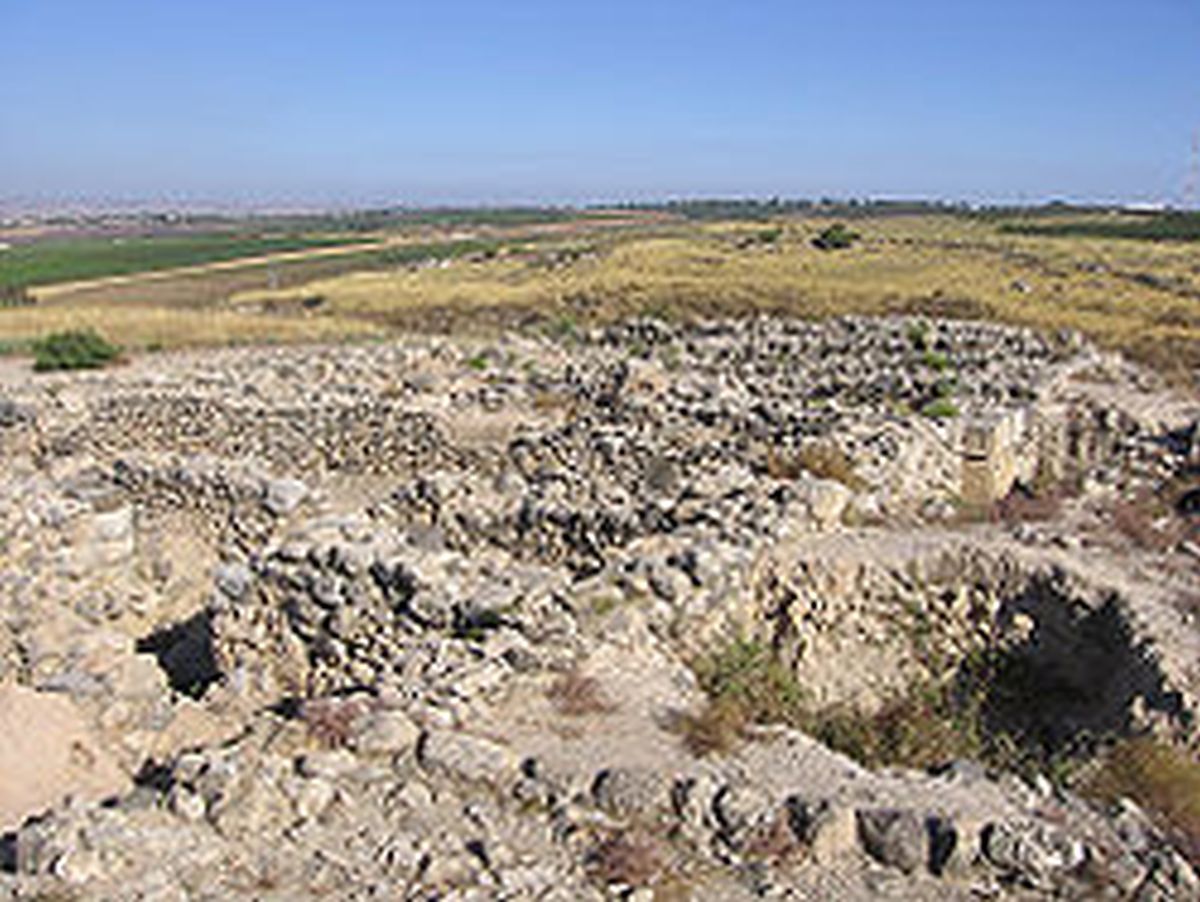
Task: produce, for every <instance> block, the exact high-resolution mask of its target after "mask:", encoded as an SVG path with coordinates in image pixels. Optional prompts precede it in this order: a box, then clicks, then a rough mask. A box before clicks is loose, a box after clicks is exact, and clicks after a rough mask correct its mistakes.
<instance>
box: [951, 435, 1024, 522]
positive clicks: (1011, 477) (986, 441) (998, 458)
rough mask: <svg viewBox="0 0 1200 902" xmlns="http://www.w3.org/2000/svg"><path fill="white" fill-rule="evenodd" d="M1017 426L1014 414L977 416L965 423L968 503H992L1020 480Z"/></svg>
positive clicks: (964, 467) (964, 484)
mask: <svg viewBox="0 0 1200 902" xmlns="http://www.w3.org/2000/svg"><path fill="white" fill-rule="evenodd" d="M1017 425H1018V424H1017V422H1016V420H1015V419H1014V417H1012V416H1011V415H998V416H987V417H977V418H974V419H971V420H968V421H966V422H964V423H963V428H962V446H961V450H962V491H961V493H960V494H961V496H962V499H963V501H964V502H966V503H967V504H968V505H973V506H981V507H982V506H988V505H991V504H992V503H993V502H995V501H998V500H1000V499H1001V498H1003V497H1004V496H1005V495H1007V494H1008V493H1009V491H1010V490H1011V489H1012V487H1013V483H1015V482H1016V481H1017V477H1018V475H1019V473H1018V461H1017V455H1016V447H1015V446H1016V443H1017V441H1016V440H1017V438H1018V437H1017V435H1016V434H1015V433H1016V432H1017V429H1016V427H1017Z"/></svg>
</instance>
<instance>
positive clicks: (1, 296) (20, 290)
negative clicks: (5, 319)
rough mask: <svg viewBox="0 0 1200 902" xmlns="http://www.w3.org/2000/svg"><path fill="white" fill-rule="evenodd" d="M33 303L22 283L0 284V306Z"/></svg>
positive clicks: (24, 305)
mask: <svg viewBox="0 0 1200 902" xmlns="http://www.w3.org/2000/svg"><path fill="white" fill-rule="evenodd" d="M35 303H36V301H35V300H34V297H33V295H31V294H30V293H29V289H27V288H26V287H25V286H24V285H0V307H32V306H33V305H34V304H35Z"/></svg>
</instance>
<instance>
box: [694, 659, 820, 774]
mask: <svg viewBox="0 0 1200 902" xmlns="http://www.w3.org/2000/svg"><path fill="white" fill-rule="evenodd" d="M694 670H695V672H696V677H697V679H698V680H699V682H700V685H701V687H702V688H703V689H704V690H705V692H706V693H707V694H708V704H707V705H706V706H705V707H704V709H703V710H702V711H701V712H700V713H699V714H696V715H687V716H685V717H684V718H683V719H682V721H681V723H680V727H681V732H682V734H683V740H684V743H685V745H687V747H688V748H689V749H690V750H691V751H692V752H693V753H694V754H697V755H703V754H707V753H709V752H727V751H729V750H730V749H731V748H732V747H733V745H734V744H735V743H736V742H737V740H738V738H739V737H740V736H741V734H742V732H743V731H744V730H745V728H746V727H747V726H749V725H750V724H752V723H790V724H797V723H801V722H804V720H805V710H806V697H805V694H804V690H803V689H802V688H801V686H800V684H799V683H797V682H796V678H795V675H794V674H793V673H792V671H791V670H789V669H788V667H787V666H786V665H785V664H784V663H783V662H782V661H780V660H779V658H778V657H777V656H776V655H775V654H774V653H773V652H772V651H771V650H770V649H769V648H768V647H767V646H765V645H763V644H762V643H761V642H758V641H755V640H752V639H746V638H743V637H738V638H736V639H734V640H733V641H732V642H731V643H730V644H729V645H727V646H726V647H725V648H722V649H720V650H719V651H717V652H716V653H714V654H712V655H710V656H709V657H707V658H704V659H702V660H700V661H698V662H697V663H696V664H695V665H694Z"/></svg>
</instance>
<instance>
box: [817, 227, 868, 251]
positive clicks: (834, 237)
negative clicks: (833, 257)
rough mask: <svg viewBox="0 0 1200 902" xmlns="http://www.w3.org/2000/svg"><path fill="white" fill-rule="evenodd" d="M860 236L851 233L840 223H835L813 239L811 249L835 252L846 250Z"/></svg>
mask: <svg viewBox="0 0 1200 902" xmlns="http://www.w3.org/2000/svg"><path fill="white" fill-rule="evenodd" d="M860 237H861V236H860V235H859V234H858V233H857V232H852V231H850V229H848V228H846V226H845V225H843V224H842V223H840V222H835V223H834V224H833V225H831V226H829V228H827V229H825V230H823V231H822V232H821V234H820V235H818V236H817V237H816V238H814V239H813V242H812V243H813V247H815V248H818V249H820V250H823V251H837V250H843V249H844V248H848V247H850V246H851V245H853V244H854V242H856V241H857V240H858V239H859V238H860Z"/></svg>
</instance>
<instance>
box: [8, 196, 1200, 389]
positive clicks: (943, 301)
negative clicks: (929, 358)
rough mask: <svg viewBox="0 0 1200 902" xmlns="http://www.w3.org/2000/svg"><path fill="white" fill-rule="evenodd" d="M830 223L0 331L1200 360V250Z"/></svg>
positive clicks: (134, 339)
mask: <svg viewBox="0 0 1200 902" xmlns="http://www.w3.org/2000/svg"><path fill="white" fill-rule="evenodd" d="M827 225H828V221H827V220H797V221H788V222H784V223H781V224H780V229H781V231H780V234H779V236H778V238H777V239H774V240H772V241H770V242H762V241H755V240H754V235H755V233H757V232H761V231H762V228H763V227H762V224H759V223H756V224H753V225H739V224H715V225H704V226H700V225H677V226H674V227H673V231H672V232H671V234H669V235H666V234H662V235H648V234H646V233H644V232H642V233H634V234H625V235H616V234H613V233H612V232H609V233H605V234H600V233H599V232H590V233H589V232H587V231H584V230H575V231H574V232H572V234H571V241H572V242H573V245H574V247H575V248H576V250H578V249H579V248H580V247H581V246H582V247H587V246H589V245H590V247H591V249H594V252H591V253H583V254H578V253H570V254H565V255H564V254H562V253H561V251H562V250H563V245H557V244H544V245H540V246H539V248H538V249H536V250H533V251H531V252H529V253H521V254H505V255H501V256H498V257H497V258H495V259H490V260H458V261H455V262H454V263H453V264H450V265H446V266H432V267H427V268H404V269H400V270H393V271H389V272H362V273H354V274H350V275H342V276H337V277H334V278H324V279H318V280H316V281H312V282H308V283H306V284H304V285H303V286H301V287H298V288H297V287H289V288H288V289H286V290H285V291H283V292H280V293H275V294H272V293H270V292H266V291H261V290H251V291H245V290H241V291H239V289H242V288H244V287H245V286H244V285H240V286H236V287H234V286H232V285H231V286H230V287H231V290H233V291H234V292H235V293H234V294H233V295H232V296H231V297H229V298H228V299H227V298H226V297H225V296H224V295H222V296H221V297H220V298H214V299H212V300H210V301H206V302H205V304H204V305H203V306H202V307H200V308H194V309H197V310H198V311H201V312H203V313H204V316H196V317H178V318H177V317H175V316H167V315H166V314H164V313H161V312H157V311H156V312H154V313H148V312H147V310H146V309H145V308H143V309H138V310H136V311H133V310H125V309H122V308H123V307H124V306H126V305H123V304H121V303H120V302H119V301H115V302H114V303H111V304H105V305H103V306H101V305H94V304H91V303H88V302H86V301H83V300H82V299H81V303H80V304H78V305H76V304H63V305H62V307H61V311H60V310H59V308H58V307H57V305H55V309H54V310H51V309H50V307H47V308H46V309H45V310H39V309H36V308H35V309H34V310H0V341H3V340H6V339H9V340H11V339H12V338H15V337H30V336H32V335H37V334H44V333H45V332H47V331H49V330H50V328H55V327H58V326H59V325H60V324H61V322H62V320H61V317H63V316H67V317H69V319H70V320H71V324H72V325H84V324H86V325H91V326H93V327H95V328H97V329H98V330H99V331H101V332H102V333H105V334H112V335H114V336H115V337H118V338H121V339H123V343H126V344H139V343H141V344H145V343H156V344H176V343H184V344H200V343H204V344H211V343H225V342H229V341H243V342H253V341H260V340H279V341H298V340H325V339H336V338H342V337H346V336H348V335H355V334H361V333H362V332H364V331H366V332H368V333H377V332H379V331H395V330H397V329H401V328H410V327H412V326H414V325H416V326H422V325H426V326H432V327H435V328H447V327H448V328H456V329H457V328H461V327H464V326H470V325H472V324H476V323H481V322H492V321H493V320H494V319H495V318H496V315H497V314H499V315H500V316H501V318H504V317H508V318H509V319H512V318H516V319H530V318H540V319H546V320H558V319H562V318H566V317H569V318H570V319H571V320H572V321H577V322H592V321H605V320H610V319H612V318H615V317H619V316H625V315H631V314H643V313H655V314H659V315H664V316H683V317H687V316H696V315H717V314H737V313H747V312H756V311H762V312H779V313H786V314H791V315H797V316H804V317H823V316H830V315H837V314H843V313H862V314H873V313H884V312H910V313H926V314H942V315H950V316H967V317H986V318H990V319H995V320H999V321H1003V322H1008V323H1015V324H1020V325H1027V326H1030V327H1033V328H1037V329H1042V330H1057V329H1062V328H1071V329H1076V330H1079V331H1081V332H1083V333H1085V334H1087V335H1089V336H1090V337H1092V338H1093V339H1095V340H1097V341H1098V342H1099V343H1101V344H1102V345H1105V346H1108V347H1114V348H1120V349H1123V350H1126V351H1129V352H1131V353H1133V354H1134V355H1135V356H1138V357H1140V358H1142V359H1144V360H1148V361H1149V362H1151V363H1154V364H1155V365H1157V366H1159V367H1160V368H1161V369H1164V370H1169V369H1173V368H1174V369H1178V370H1187V369H1188V368H1190V367H1193V366H1194V365H1196V364H1197V363H1200V307H1198V303H1197V302H1198V301H1200V246H1197V245H1189V244H1157V243H1150V242H1145V241H1132V240H1114V239H1093V238H1056V237H1042V236H1023V235H1010V234H1003V233H1001V232H999V231H998V230H997V228H996V226H995V225H994V224H992V223H988V222H984V221H980V220H971V219H966V218H961V217H953V216H924V217H907V218H889V219H884V218H866V219H861V220H856V221H855V222H854V230H855V231H856V232H859V233H860V234H861V235H862V236H863V238H862V241H860V242H859V243H858V244H857V245H855V246H854V247H853V248H850V249H848V250H844V251H834V252H823V251H820V250H818V249H816V248H814V247H813V246H812V244H811V240H812V238H813V236H815V235H816V234H817V233H818V232H819V231H820V230H821V229H822V228H824V227H825V226H827ZM214 277H215V276H214ZM225 278H228V275H226V276H225ZM260 284H261V283H260ZM297 292H301V293H303V294H304V295H307V296H312V295H320V296H322V297H323V298H325V300H326V304H325V305H324V306H323V307H322V308H321V310H320V311H319V312H318V313H317V314H316V315H314V314H311V313H310V314H308V315H306V316H302V315H301V314H299V313H294V314H286V313H275V314H265V313H263V311H262V307H263V304H264V303H265V302H269V301H275V302H279V301H280V300H283V301H284V302H285V303H282V304H279V303H277V304H276V306H278V307H280V308H287V307H288V305H287V304H286V299H287V298H288V297H292V296H296V295H297ZM148 306H151V307H152V306H153V305H148ZM293 306H295V305H293ZM55 317H58V318H59V319H57V320H55V321H54V322H51V320H53V319H54V318H55ZM143 321H145V322H143Z"/></svg>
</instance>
